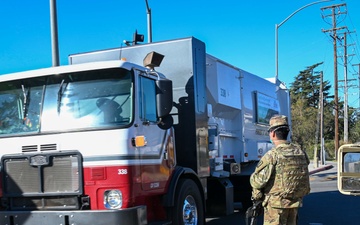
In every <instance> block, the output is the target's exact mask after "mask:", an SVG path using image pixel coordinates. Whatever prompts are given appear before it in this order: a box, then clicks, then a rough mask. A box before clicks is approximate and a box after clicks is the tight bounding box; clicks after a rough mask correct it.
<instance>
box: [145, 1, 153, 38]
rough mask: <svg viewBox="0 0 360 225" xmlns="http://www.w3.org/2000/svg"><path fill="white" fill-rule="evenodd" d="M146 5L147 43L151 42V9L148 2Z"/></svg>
mask: <svg viewBox="0 0 360 225" xmlns="http://www.w3.org/2000/svg"><path fill="white" fill-rule="evenodd" d="M145 3H146V14H147V29H148V43H151V42H152V26H151V9H150V7H149V4H148V1H147V0H145Z"/></svg>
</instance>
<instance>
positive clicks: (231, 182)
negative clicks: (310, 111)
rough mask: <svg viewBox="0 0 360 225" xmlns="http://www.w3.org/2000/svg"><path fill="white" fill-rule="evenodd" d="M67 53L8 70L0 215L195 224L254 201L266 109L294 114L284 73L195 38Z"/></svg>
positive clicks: (1, 124) (0, 127)
mask: <svg viewBox="0 0 360 225" xmlns="http://www.w3.org/2000/svg"><path fill="white" fill-rule="evenodd" d="M239 54H241V53H239ZM68 58H69V65H63V66H56V67H50V68H44V69H36V70H30V71H24V72H17V73H12V74H4V75H2V76H0V146H1V147H0V156H1V179H0V182H1V185H0V198H1V206H0V224H7V225H15V224H17V225H38V224H46V225H51V224H64V225H69V224H77V225H79V224H98V225H99V224H106V225H110V224H126V225H143V224H176V225H177V224H179V225H180V224H181V225H183V224H193V225H196V224H205V217H206V214H210V213H211V214H217V215H230V214H232V213H234V209H237V208H241V207H247V206H248V205H249V204H251V200H250V196H251V186H250V184H249V176H250V175H251V173H252V172H253V171H254V169H255V167H256V165H257V162H258V161H259V159H260V158H261V157H262V156H263V155H264V154H265V153H266V152H267V151H268V150H269V149H271V147H272V144H271V143H270V141H269V137H268V127H269V126H268V122H269V119H270V117H271V116H272V115H274V114H283V115H286V116H288V117H289V122H291V115H290V101H289V99H290V97H289V90H288V89H287V88H286V86H285V85H284V84H283V83H282V82H280V81H279V80H274V79H264V78H261V77H259V76H256V75H254V74H252V73H250V72H247V71H245V70H242V69H240V68H237V67H235V66H233V65H230V64H229V63H226V62H225V61H222V60H221V59H219V58H216V57H214V56H212V55H210V54H208V53H207V52H206V46H205V43H204V42H202V41H201V40H199V39H197V38H195V37H187V38H180V39H174V40H169V41H161V42H153V43H148V44H139V45H133V46H124V47H119V48H113V49H105V50H98V51H92V52H85V53H77V54H71V55H69V57H68ZM254 63H257V62H254ZM258 63H260V62H258ZM290 127H291V123H290Z"/></svg>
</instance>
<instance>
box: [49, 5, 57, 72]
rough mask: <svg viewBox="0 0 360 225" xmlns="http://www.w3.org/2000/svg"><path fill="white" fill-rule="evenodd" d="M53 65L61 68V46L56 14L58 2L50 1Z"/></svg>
mask: <svg viewBox="0 0 360 225" xmlns="http://www.w3.org/2000/svg"><path fill="white" fill-rule="evenodd" d="M50 21H51V24H50V26H51V49H52V65H53V66H59V45H58V28H57V14H56V0H50Z"/></svg>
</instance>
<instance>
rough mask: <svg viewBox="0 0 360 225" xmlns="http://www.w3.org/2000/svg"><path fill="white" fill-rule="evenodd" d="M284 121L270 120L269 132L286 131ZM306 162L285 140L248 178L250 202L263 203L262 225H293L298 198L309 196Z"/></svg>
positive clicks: (299, 205) (300, 201)
mask: <svg viewBox="0 0 360 225" xmlns="http://www.w3.org/2000/svg"><path fill="white" fill-rule="evenodd" d="M287 126H288V124H287V118H286V117H284V116H282V117H279V116H278V117H275V118H274V117H273V118H272V119H271V120H270V129H274V128H275V129H277V128H279V127H287ZM308 165H309V159H308V157H307V155H306V153H305V152H304V151H302V150H301V148H300V147H299V146H297V145H295V144H292V143H289V142H287V141H285V140H281V141H279V142H278V145H277V146H276V147H274V148H272V149H271V150H270V151H268V152H267V153H266V154H265V155H264V156H263V157H262V158H261V159H260V161H259V163H258V165H257V167H256V169H255V172H254V173H253V174H252V175H251V177H250V183H251V186H252V187H253V196H252V197H253V198H254V199H256V200H258V199H263V203H262V204H263V206H264V225H273V224H277V225H296V224H297V212H298V208H299V207H301V206H302V198H303V196H305V195H307V194H308V193H309V192H310V182H309V171H308Z"/></svg>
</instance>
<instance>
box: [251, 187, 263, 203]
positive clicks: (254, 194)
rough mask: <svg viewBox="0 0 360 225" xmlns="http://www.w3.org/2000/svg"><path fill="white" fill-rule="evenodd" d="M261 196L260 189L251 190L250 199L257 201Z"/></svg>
mask: <svg viewBox="0 0 360 225" xmlns="http://www.w3.org/2000/svg"><path fill="white" fill-rule="evenodd" d="M262 197H263V193H262V192H261V191H260V190H258V189H253V190H252V194H251V199H253V200H255V201H257V200H261V199H262Z"/></svg>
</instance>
